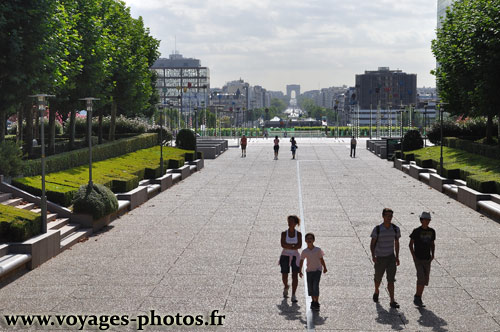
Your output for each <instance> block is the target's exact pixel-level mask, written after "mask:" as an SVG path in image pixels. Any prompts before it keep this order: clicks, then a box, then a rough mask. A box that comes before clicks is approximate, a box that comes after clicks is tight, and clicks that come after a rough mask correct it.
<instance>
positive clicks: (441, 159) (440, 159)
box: [439, 103, 448, 176]
mask: <svg viewBox="0 0 500 332" xmlns="http://www.w3.org/2000/svg"><path fill="white" fill-rule="evenodd" d="M447 104H448V103H439V127H440V128H439V131H440V136H441V139H440V145H441V148H440V156H439V175H441V176H443V112H444V106H445V105H447Z"/></svg>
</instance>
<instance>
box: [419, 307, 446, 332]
mask: <svg viewBox="0 0 500 332" xmlns="http://www.w3.org/2000/svg"><path fill="white" fill-rule="evenodd" d="M418 311H419V312H420V317H419V318H418V323H419V324H420V325H422V326H426V327H432V330H433V331H436V332H446V331H448V329H446V328H444V326H447V325H448V323H447V322H446V321H445V320H444V319H442V318H441V317H438V316H436V314H434V313H433V312H432V311H430V310H427V309H425V308H418Z"/></svg>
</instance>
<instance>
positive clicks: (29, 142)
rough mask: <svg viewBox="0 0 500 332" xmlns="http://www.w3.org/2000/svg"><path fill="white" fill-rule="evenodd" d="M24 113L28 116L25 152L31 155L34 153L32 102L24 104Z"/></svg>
mask: <svg viewBox="0 0 500 332" xmlns="http://www.w3.org/2000/svg"><path fill="white" fill-rule="evenodd" d="M24 113H25V117H26V137H25V140H24V152H25V153H27V154H28V157H31V156H32V154H33V106H32V105H31V103H26V104H25V105H24Z"/></svg>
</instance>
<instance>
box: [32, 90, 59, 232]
mask: <svg viewBox="0 0 500 332" xmlns="http://www.w3.org/2000/svg"><path fill="white" fill-rule="evenodd" d="M30 97H33V98H36V99H37V101H38V110H39V111H40V143H41V144H42V155H41V159H42V196H40V205H41V206H40V208H41V210H42V211H41V213H42V233H47V196H46V195H45V138H44V132H43V118H44V115H45V109H46V107H47V105H46V103H45V102H46V98H49V97H55V96H54V95H47V94H37V95H31V96H30Z"/></svg>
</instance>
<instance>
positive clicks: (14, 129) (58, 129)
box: [8, 117, 63, 138]
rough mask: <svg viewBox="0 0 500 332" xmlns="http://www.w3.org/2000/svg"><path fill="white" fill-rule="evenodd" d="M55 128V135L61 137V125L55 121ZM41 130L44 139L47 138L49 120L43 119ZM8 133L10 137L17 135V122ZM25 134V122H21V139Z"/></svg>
mask: <svg viewBox="0 0 500 332" xmlns="http://www.w3.org/2000/svg"><path fill="white" fill-rule="evenodd" d="M38 126H40V125H38ZM55 126H56V135H61V134H62V133H63V126H62V124H61V123H60V122H59V121H57V120H56V121H55ZM34 127H35V122H34V121H33V129H34ZM43 130H44V132H45V137H46V138H47V137H49V119H47V117H45V118H44V119H43ZM8 132H9V134H11V135H16V134H17V121H16V122H14V123H13V124H12V127H10V128H9V131H8ZM26 133H27V127H26V121H23V137H26Z"/></svg>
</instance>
